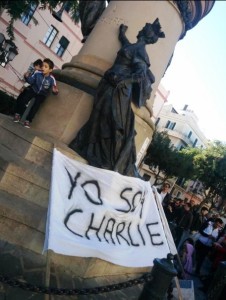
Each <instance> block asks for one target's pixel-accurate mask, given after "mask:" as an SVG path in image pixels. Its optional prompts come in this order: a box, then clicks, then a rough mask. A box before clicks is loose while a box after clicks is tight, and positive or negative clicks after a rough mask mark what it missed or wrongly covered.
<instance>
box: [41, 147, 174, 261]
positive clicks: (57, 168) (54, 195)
mask: <svg viewBox="0 0 226 300" xmlns="http://www.w3.org/2000/svg"><path fill="white" fill-rule="evenodd" d="M47 249H52V250H53V251H55V252H56V253H60V254H64V255H72V256H82V257H98V258H101V259H103V260H106V261H109V262H111V263H114V264H118V265H122V266H126V267H145V266H152V265H153V259H154V258H164V257H166V256H167V253H169V252H170V250H169V246H168V243H167V239H166V236H165V233H164V230H163V226H162V222H161V218H160V215H159V211H158V208H157V205H156V202H155V197H154V194H153V192H152V189H151V186H150V183H149V182H145V181H143V180H141V179H138V178H132V177H127V176H122V175H120V174H118V173H116V172H113V171H108V170H103V169H99V168H95V167H91V166H88V165H85V164H82V163H80V162H78V161H76V160H73V159H71V158H68V157H67V156H65V155H63V154H62V153H61V152H59V151H58V150H56V149H54V153H53V169H52V182H51V192H50V204H49V209H48V218H47V228H46V238H45V245H44V250H47Z"/></svg>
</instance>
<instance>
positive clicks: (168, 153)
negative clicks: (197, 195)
mask: <svg viewBox="0 0 226 300" xmlns="http://www.w3.org/2000/svg"><path fill="white" fill-rule="evenodd" d="M144 163H145V164H147V165H148V166H149V168H150V169H153V168H155V169H157V172H156V179H155V182H154V184H156V183H157V182H158V181H159V180H160V178H161V177H162V176H161V175H163V176H164V177H163V181H165V180H166V179H167V178H169V177H184V178H190V177H192V176H193V164H192V160H191V159H190V157H188V155H184V154H183V153H181V152H180V151H178V150H177V149H176V148H175V147H174V146H173V145H172V143H171V141H170V138H169V136H168V134H167V132H166V131H163V132H158V131H155V132H154V134H153V138H152V141H151V144H150V146H149V147H148V150H147V154H146V156H145V158H144Z"/></svg>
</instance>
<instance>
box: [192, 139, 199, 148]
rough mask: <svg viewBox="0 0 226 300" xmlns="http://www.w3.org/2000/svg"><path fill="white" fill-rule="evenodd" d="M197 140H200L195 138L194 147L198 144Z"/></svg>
mask: <svg viewBox="0 0 226 300" xmlns="http://www.w3.org/2000/svg"><path fill="white" fill-rule="evenodd" d="M197 142H198V140H197V139H195V141H194V143H193V147H195V146H196V144H197Z"/></svg>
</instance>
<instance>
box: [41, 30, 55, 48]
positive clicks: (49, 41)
mask: <svg viewBox="0 0 226 300" xmlns="http://www.w3.org/2000/svg"><path fill="white" fill-rule="evenodd" d="M57 33H58V30H57V29H56V28H55V27H54V26H52V25H51V26H50V27H49V29H48V31H47V33H46V35H45V37H44V39H43V43H44V44H46V46H47V47H51V45H52V43H53V41H54V39H55V37H56V36H57Z"/></svg>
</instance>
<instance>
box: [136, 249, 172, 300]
mask: <svg viewBox="0 0 226 300" xmlns="http://www.w3.org/2000/svg"><path fill="white" fill-rule="evenodd" d="M173 257H174V256H173V255H172V254H171V253H169V254H168V255H167V258H163V259H158V258H156V259H155V260H154V266H153V268H152V271H151V275H152V280H151V281H150V282H147V283H145V285H144V288H143V291H142V293H141V295H140V297H139V300H163V299H164V297H165V295H166V293H167V290H168V288H169V286H170V283H171V281H172V279H173V277H175V276H176V275H177V271H176V269H175V268H174V265H173V263H172V260H173Z"/></svg>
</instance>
